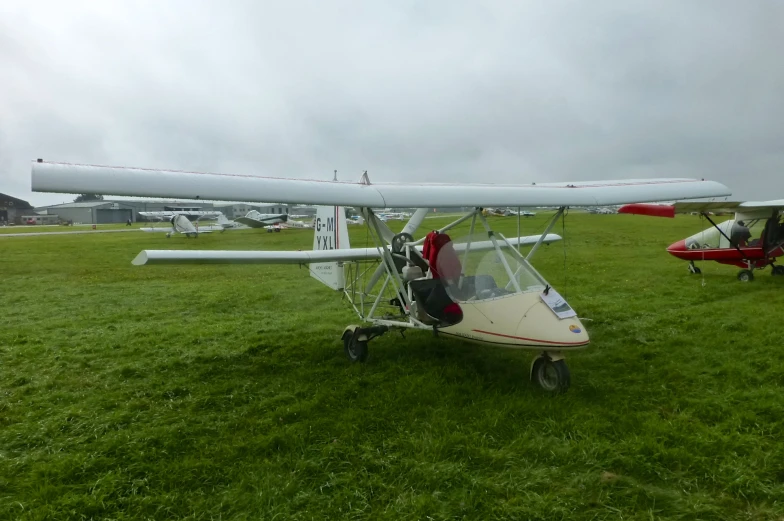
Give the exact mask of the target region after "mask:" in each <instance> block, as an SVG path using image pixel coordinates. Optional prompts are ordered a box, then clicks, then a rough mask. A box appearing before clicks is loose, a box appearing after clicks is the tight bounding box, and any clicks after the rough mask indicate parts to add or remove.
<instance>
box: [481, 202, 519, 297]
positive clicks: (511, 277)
mask: <svg viewBox="0 0 784 521" xmlns="http://www.w3.org/2000/svg"><path fill="white" fill-rule="evenodd" d="M479 220H480V221H482V224H483V225H484V227H485V230H487V236H488V237H489V238H490V241H491V242H492V243H493V247H495V251H496V253H498V256H499V257H500V258H501V264H503V265H504V269H505V270H506V275H507V276H508V277H509V280H511V281H512V284H513V285H514V288H515V290H516V291H517V293H522V292H523V290H522V289H520V284H519V283H518V282H517V277H515V275H514V273H512V268H511V267H510V266H509V263H508V262H507V261H506V257H505V256H504V252H503V251H501V248H500V247H499V246H498V240H497V239H496V238H495V232H494V231H493V229H492V228H490V225H489V224H487V219H485V216H484V215H481V214H480V215H479ZM512 249H514V248H512Z"/></svg>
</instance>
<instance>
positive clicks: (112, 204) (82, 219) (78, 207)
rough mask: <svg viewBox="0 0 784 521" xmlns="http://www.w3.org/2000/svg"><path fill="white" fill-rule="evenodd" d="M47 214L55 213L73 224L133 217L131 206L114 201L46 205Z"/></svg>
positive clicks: (116, 221) (124, 219)
mask: <svg viewBox="0 0 784 521" xmlns="http://www.w3.org/2000/svg"><path fill="white" fill-rule="evenodd" d="M46 213H47V215H57V216H59V217H60V220H62V221H72V222H73V223H74V224H111V223H124V222H126V221H127V220H128V219H131V220H132V221H134V220H136V219H135V214H134V211H133V207H129V206H128V205H125V204H122V203H118V202H116V201H85V202H81V203H64V204H55V205H52V206H47V207H46Z"/></svg>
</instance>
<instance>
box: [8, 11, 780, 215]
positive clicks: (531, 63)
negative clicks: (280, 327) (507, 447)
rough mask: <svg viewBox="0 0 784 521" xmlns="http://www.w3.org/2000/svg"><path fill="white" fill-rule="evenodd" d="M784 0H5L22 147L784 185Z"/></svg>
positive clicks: (202, 164) (406, 171) (11, 111)
mask: <svg viewBox="0 0 784 521" xmlns="http://www.w3.org/2000/svg"><path fill="white" fill-rule="evenodd" d="M782 27H784V2H782V1H780V0H769V1H764V0H755V1H753V2H742V1H738V0H704V1H699V0H690V1H683V0H678V1H672V2H667V1H656V2H651V1H649V0H645V1H629V0H624V1H618V0H606V1H597V0H592V1H584V0H579V1H547V2H544V1H529V2H524V1H513V0H510V1H486V0H483V1H482V2H481V3H480V2H460V1H458V2H455V1H443V0H421V1H412V0H387V1H382V0H377V1H359V0H357V1H335V0H325V1H316V0H313V1H308V2H306V1H296V0H287V1H286V2H282V1H274V2H273V1H259V2H255V1H247V2H246V1H239V0H236V1H226V0H223V1H214V2H211V1H194V0H187V1H185V0H183V1H174V0H166V1H149V2H146V1H134V2H130V1H128V2H96V1H92V0H90V1H81V0H70V1H68V2H64V1H60V0H57V1H54V0H52V1H35V0H26V1H24V2H22V1H18V2H3V3H0V192H3V193H8V194H10V195H14V196H17V197H20V198H23V199H28V200H30V201H31V202H33V203H34V204H48V203H54V202H62V201H63V200H66V199H67V200H70V198H67V197H66V196H62V195H57V194H38V193H36V194H34V193H32V192H31V191H30V167H29V162H30V160H31V159H34V158H37V157H42V158H44V159H47V160H52V161H72V162H84V163H96V164H109V165H125V166H141V167H158V168H173V169H186V170H191V169H192V170H198V171H214V172H226V173H246V174H258V175H276V176H285V177H309V178H322V179H331V177H332V171H333V169H337V170H338V177H339V178H340V179H342V180H358V179H359V176H360V175H361V173H362V171H363V170H368V171H369V175H370V179H371V181H373V180H375V181H441V182H461V181H465V182H515V181H520V182H531V181H538V182H544V181H571V180H587V179H617V178H624V177H673V176H675V177H705V178H709V179H714V180H717V181H721V182H724V183H725V184H727V185H728V186H729V187H730V188H732V189H733V192H734V194H735V195H736V196H737V197H739V198H742V199H761V198H771V197H773V196H774V195H775V197H776V198H781V197H784V101H783V100H784V30H782Z"/></svg>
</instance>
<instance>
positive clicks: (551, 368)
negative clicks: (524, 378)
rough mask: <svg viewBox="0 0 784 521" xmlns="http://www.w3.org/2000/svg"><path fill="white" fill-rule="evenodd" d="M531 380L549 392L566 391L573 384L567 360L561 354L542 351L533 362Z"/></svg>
mask: <svg viewBox="0 0 784 521" xmlns="http://www.w3.org/2000/svg"><path fill="white" fill-rule="evenodd" d="M531 381H532V382H533V383H535V384H536V385H538V386H539V387H541V388H542V390H543V391H547V392H548V393H553V394H559V393H565V392H566V391H567V390H568V389H569V385H570V384H571V375H570V374H569V368H568V367H567V366H566V361H565V360H564V359H563V358H560V357H559V356H552V355H550V354H548V353H542V354H541V355H539V357H538V358H536V359H535V360H534V361H533V363H532V364H531Z"/></svg>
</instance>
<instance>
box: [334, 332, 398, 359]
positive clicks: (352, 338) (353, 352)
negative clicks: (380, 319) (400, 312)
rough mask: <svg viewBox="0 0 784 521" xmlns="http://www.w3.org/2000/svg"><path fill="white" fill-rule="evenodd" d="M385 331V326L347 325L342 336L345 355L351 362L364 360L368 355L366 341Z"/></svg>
mask: <svg viewBox="0 0 784 521" xmlns="http://www.w3.org/2000/svg"><path fill="white" fill-rule="evenodd" d="M387 331H389V328H388V327H387V326H370V327H360V326H348V327H347V328H346V329H345V330H344V331H343V337H342V339H343V350H344V351H345V352H346V356H347V357H348V359H349V360H351V361H352V362H364V361H365V360H367V357H368V342H370V341H371V340H372V339H374V338H376V337H377V336H381V335H383V334H384V333H386V332H387Z"/></svg>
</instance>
